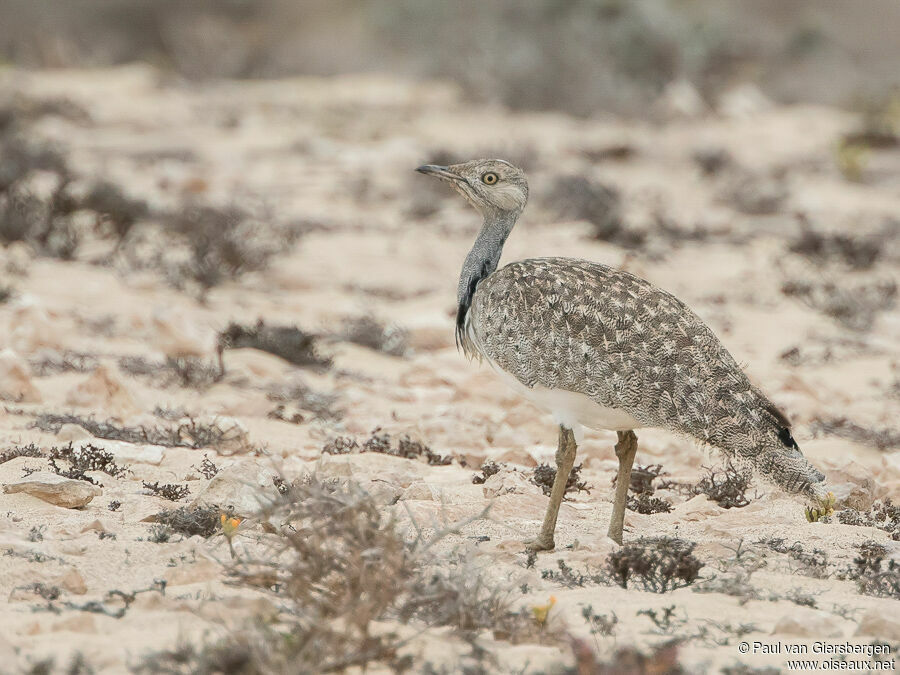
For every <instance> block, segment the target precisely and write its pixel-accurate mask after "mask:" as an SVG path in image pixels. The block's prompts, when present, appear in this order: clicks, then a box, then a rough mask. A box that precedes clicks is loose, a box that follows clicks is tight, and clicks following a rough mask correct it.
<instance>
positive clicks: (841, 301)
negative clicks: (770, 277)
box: [781, 278, 897, 331]
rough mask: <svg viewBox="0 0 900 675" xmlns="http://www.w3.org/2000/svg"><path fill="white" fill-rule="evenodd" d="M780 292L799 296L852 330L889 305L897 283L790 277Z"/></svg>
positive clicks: (862, 327) (866, 324) (870, 321)
mask: <svg viewBox="0 0 900 675" xmlns="http://www.w3.org/2000/svg"><path fill="white" fill-rule="evenodd" d="M781 292H782V293H784V294H785V295H787V296H788V297H794V298H798V299H799V300H800V301H801V302H803V303H804V304H806V305H808V306H809V307H811V308H812V309H815V310H816V311H818V312H821V313H822V314H825V315H826V316H829V317H831V318H833V319H835V320H836V321H838V322H839V323H840V324H841V325H843V326H845V327H847V328H850V329H853V330H860V331H862V330H868V329H869V328H871V327H872V324H873V323H874V322H875V318H876V317H877V316H878V314H879V313H880V312H883V311H886V310H889V309H892V308H893V307H894V305H895V304H896V301H897V283H896V282H895V281H894V280H893V279H891V278H883V279H873V280H871V281H866V282H860V283H854V284H850V283H846V282H844V283H837V282H835V281H831V280H828V279H826V280H815V279H799V278H798V279H790V280H788V281H785V282H784V283H783V284H782V285H781Z"/></svg>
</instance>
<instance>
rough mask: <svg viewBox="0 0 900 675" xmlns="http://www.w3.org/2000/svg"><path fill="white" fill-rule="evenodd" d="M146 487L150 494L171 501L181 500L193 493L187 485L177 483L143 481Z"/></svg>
mask: <svg viewBox="0 0 900 675" xmlns="http://www.w3.org/2000/svg"><path fill="white" fill-rule="evenodd" d="M143 486H144V489H145V490H147V491H148V492H149V493H150V494H152V495H156V496H157V497H162V498H163V499H168V500H169V501H170V502H180V501H181V500H182V499H185V498H186V497H187V496H188V495H190V494H191V490H190V488H188V486H187V485H176V484H175V483H164V484H162V485H160V483H159V481H154V482H152V483H149V482H147V481H143Z"/></svg>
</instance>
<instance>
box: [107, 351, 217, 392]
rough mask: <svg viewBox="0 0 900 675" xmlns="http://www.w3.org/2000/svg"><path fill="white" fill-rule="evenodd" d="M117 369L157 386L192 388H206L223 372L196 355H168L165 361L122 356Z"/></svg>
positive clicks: (215, 381)
mask: <svg viewBox="0 0 900 675" xmlns="http://www.w3.org/2000/svg"><path fill="white" fill-rule="evenodd" d="M119 369H120V370H121V371H122V372H124V373H127V374H129V375H132V376H134V377H145V378H147V379H149V380H151V381H153V382H157V381H158V384H159V386H162V387H167V386H169V385H172V384H176V385H178V386H181V387H190V388H192V389H201V390H202V389H208V388H209V387H211V386H212V385H214V384H215V383H217V382H219V381H221V379H222V376H223V375H224V373H223V372H222V370H221V368H219V366H217V365H215V364H211V363H208V362H206V361H205V360H204V359H202V358H200V357H196V356H178V357H175V356H169V357H166V360H165V361H151V360H149V359H146V358H144V357H143V356H123V357H122V358H120V359H119Z"/></svg>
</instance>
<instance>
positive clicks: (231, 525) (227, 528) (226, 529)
mask: <svg viewBox="0 0 900 675" xmlns="http://www.w3.org/2000/svg"><path fill="white" fill-rule="evenodd" d="M220 520H221V522H222V533H223V534H224V535H225V536H226V537H228V538H229V539H231V538H232V537H234V535H235V534H237V530H238V527H239V526H240V524H241V519H240V518H235V517H233V516H228V515H226V514H224V513H223V514H222V515H221V516H220Z"/></svg>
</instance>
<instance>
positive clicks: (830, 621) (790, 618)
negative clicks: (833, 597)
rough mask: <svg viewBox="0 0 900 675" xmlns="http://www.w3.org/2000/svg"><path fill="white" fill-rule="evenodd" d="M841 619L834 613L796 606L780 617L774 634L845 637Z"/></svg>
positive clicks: (818, 637) (819, 637) (817, 637)
mask: <svg viewBox="0 0 900 675" xmlns="http://www.w3.org/2000/svg"><path fill="white" fill-rule="evenodd" d="M841 623H842V622H841V620H840V619H838V617H836V616H834V615H833V614H829V613H828V612H823V611H822V610H819V609H810V608H808V607H794V608H793V609H791V610H790V611H789V612H788V613H787V614H785V615H784V616H782V617H781V618H780V619H778V623H776V624H775V628H774V629H773V630H772V635H800V636H802V637H812V638H816V639H822V638H828V637H830V638H837V637H843V636H844V631H843V630H842V629H841V626H840V624H841Z"/></svg>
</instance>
